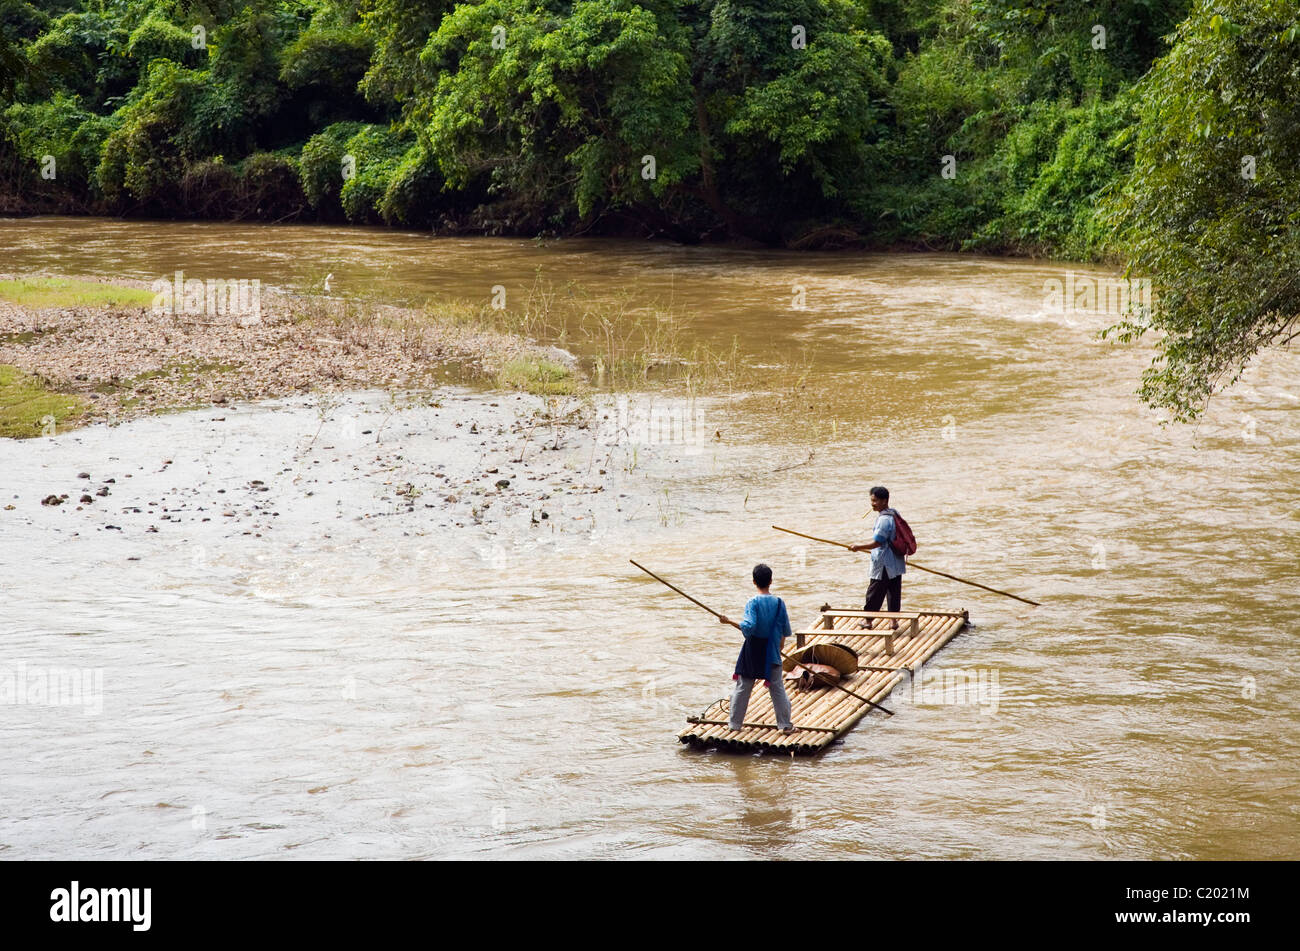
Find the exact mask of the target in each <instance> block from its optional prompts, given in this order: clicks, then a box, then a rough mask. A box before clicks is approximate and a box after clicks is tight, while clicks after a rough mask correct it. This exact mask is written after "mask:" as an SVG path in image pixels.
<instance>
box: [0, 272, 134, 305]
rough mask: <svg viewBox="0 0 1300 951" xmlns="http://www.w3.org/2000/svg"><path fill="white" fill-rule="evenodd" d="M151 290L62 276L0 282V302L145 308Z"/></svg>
mask: <svg viewBox="0 0 1300 951" xmlns="http://www.w3.org/2000/svg"><path fill="white" fill-rule="evenodd" d="M153 298H154V295H153V291H148V290H144V289H143V288H139V287H118V286H115V285H113V284H99V283H96V282H95V281H71V280H68V279H67V278H62V277H35V278H22V279H19V280H16V281H0V300H6V301H9V302H10V303H13V304H19V305H21V306H23V307H34V308H42V307H147V306H149V305H150V304H152V303H153Z"/></svg>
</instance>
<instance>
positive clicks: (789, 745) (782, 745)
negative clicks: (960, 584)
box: [678, 605, 967, 753]
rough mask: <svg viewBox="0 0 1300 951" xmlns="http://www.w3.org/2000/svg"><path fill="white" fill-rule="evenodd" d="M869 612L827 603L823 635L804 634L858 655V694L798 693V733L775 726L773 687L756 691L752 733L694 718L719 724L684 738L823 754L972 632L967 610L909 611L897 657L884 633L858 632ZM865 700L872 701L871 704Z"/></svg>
mask: <svg viewBox="0 0 1300 951" xmlns="http://www.w3.org/2000/svg"><path fill="white" fill-rule="evenodd" d="M880 613H883V612H880ZM898 613H899V614H903V613H904V612H898ZM864 614H866V612H862V611H839V610H836V609H832V608H830V607H829V605H827V606H824V607H823V614H822V616H821V617H820V618H819V619H818V623H817V625H816V626H815V630H806V631H803V632H801V633H803V634H804V635H805V637H804V638H802V640H803V641H804V645H803V646H808V645H812V644H818V643H839V644H843V645H844V646H846V647H849V648H851V649H852V650H854V651H857V653H858V656H859V668H860V669H859V670H858V671H856V672H854V673H852V674H850V675H848V676H847V677H845V678H844V680H843V681H841V682H842V683H844V684H845V686H846V688H847V689H848V690H850V691H852V693H851V694H850V693H847V692H842V691H839V690H836V689H834V688H832V687H829V686H826V685H824V684H820V683H819V684H817V685H816V687H815V688H814V689H813V690H810V691H806V692H805V691H799V690H793V689H792V690H790V691H789V696H790V701H791V719H792V720H793V722H794V723H795V724H796V732H795V733H792V734H789V735H786V734H783V733H781V731H780V730H779V729H778V728H776V727H774V726H773V725H772V723H773V721H774V719H775V712H774V711H773V709H772V701H771V696H770V695H769V694H768V692H767V691H766V690H764V689H761V688H757V687H756V689H755V691H754V692H753V694H752V695H751V697H750V704H749V709H748V710H747V711H746V713H747V715H748V717H750V718H752V719H750V720H747V722H746V725H745V729H743V730H741V731H739V732H736V733H732V732H730V730H729V729H728V728H727V726H726V722H727V721H725V720H714V718H712V717H709V716H707V715H706V716H705V717H700V718H694V717H693V718H691V720H692V721H712V722H692V723H691V725H690V727H689V728H688V729H686V730H684V731H682V732H681V733H680V734H679V737H678V738H679V739H680V740H681V742H683V743H690V744H692V745H696V746H718V747H721V748H723V749H727V750H737V751H757V750H770V751H774V752H782V753H786V752H791V753H816V752H820V751H821V750H824V749H825V748H826V747H827V746H829V745H830V744H831V743H833V742H834V741H835V740H836V739H838V738H839V737H841V736H843V735H844V734H845V733H847V732H848V731H849V730H850V729H852V728H853V726H855V725H856V724H857V723H858V721H860V720H861V719H862V717H863V716H865V715H866V714H867V713H868V712H869V711H870V710H871V709H872V707H873V705H874V704H879V703H880V701H882V700H884V699H885V698H886V697H887V696H889V694H890V693H891V692H892V691H893V690H894V688H895V687H897V685H898V684H899V683H901V682H902V681H903V680H904V679H905V678H906V677H910V676H912V674H913V672H914V670H915V669H916V667H917V665H918V664H923V663H924V662H926V661H928V660H929V659H930V658H931V657H933V656H934V654H935V653H936V652H937V651H939V650H940V649H941V648H942V647H943V646H944V645H945V644H947V643H948V642H949V641H950V640H952V638H954V637H955V636H956V635H957V634H958V633H959V632H960V631H961V630H962V629H963V628H964V627H965V625H966V618H967V615H966V613H965V612H954V611H942V612H935V611H931V612H924V611H923V612H906V614H907V615H909V616H908V617H907V620H908V621H914V623H909V624H907V625H905V626H904V627H901V628H900V629H899V630H898V631H891V632H889V633H890V634H892V635H893V637H894V639H895V644H894V645H893V646H894V653H893V654H892V655H890V654H889V653H888V646H887V645H886V644H885V643H884V642H883V641H884V638H883V635H884V633H885V632H884V631H865V630H858V629H855V628H854V627H853V625H855V624H856V623H857V621H858V620H859V618H860V617H861V616H863V615H864ZM910 615H916V617H915V618H913V617H911V616H910ZM899 619H900V620H902V619H903V618H899ZM864 700H870V701H872V703H871V704H868V703H864V702H863V701H864ZM711 709H712V708H711ZM800 728H804V729H800Z"/></svg>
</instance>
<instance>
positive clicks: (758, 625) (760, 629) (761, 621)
mask: <svg viewBox="0 0 1300 951" xmlns="http://www.w3.org/2000/svg"><path fill="white" fill-rule="evenodd" d="M740 632H741V633H742V634H744V635H745V644H744V646H743V647H742V648H741V649H740V656H739V657H738V658H736V674H737V675H739V676H741V677H746V678H749V679H751V680H760V679H763V680H766V679H767V672H768V669H769V668H770V667H771V666H772V665H773V664H779V663H781V641H782V639H784V638H787V637H789V636H790V635H791V630H790V615H789V614H788V613H787V612H786V610H785V602H784V601H782V600H781V599H780V598H778V597H777V596H776V595H774V594H760V595H755V596H754V597H752V598H750V599H749V603H748V604H746V605H745V618H744V620H743V621H741V622H740Z"/></svg>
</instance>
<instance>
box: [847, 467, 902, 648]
mask: <svg viewBox="0 0 1300 951" xmlns="http://www.w3.org/2000/svg"><path fill="white" fill-rule="evenodd" d="M871 508H872V509H873V510H874V511H875V512H876V513H877V515H876V528H875V537H874V538H873V539H872V541H871V542H869V543H868V544H865V545H854V546H853V547H852V548H850V549H849V550H850V551H869V552H871V581H870V583H869V584H868V585H867V603H866V604H865V605H864V606H863V610H864V611H879V610H880V605H881V604H882V603H884V601H885V598H886V597H888V598H889V610H890V611H898V610H900V609H901V605H902V601H903V573H904V572H905V571H907V562H906V561H905V560H904V556H905V555H910V554H912V553H913V552H915V551H916V539H915V538H913V537H912V530H911V529H910V528H909V527H908V525H907V522H905V521H903V516H901V515H899V514H898V512H897V511H895V510H894V509H892V508H890V507H889V490H888V489H886V488H885V487H884V486H882V485H878V486H875V487H873V488H872V490H871ZM871 626H872V625H871V621H869V620H868V621H867V622H866V623H865V624H863V627H866V628H870V627H871ZM891 626H892V627H894V628H895V629H897V627H898V620H897V619H896V618H895V619H894V621H893V624H892V625H891Z"/></svg>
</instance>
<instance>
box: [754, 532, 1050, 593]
mask: <svg viewBox="0 0 1300 951" xmlns="http://www.w3.org/2000/svg"><path fill="white" fill-rule="evenodd" d="M772 527H773V528H775V529H776V530H777V531H778V532H785V533H786V534H788V535H798V536H799V537H800V538H807V539H809V540H810V541H814V542H822V543H823V544H826V545H838V546H839V547H840V548H847V549H852V548H853V546H852V545H846V544H845V543H844V542H837V541H832V540H831V539H829V538H818V537H817V536H816V535H805V534H804V533H803V532H796V531H795V530H794V529H791V528H782V527H781V526H780V525H773V526H772ZM907 564H908V565H910V566H911V567H913V568H920V569H921V570H922V571H928V572H930V574H932V575H938V576H939V577H941V578H950V579H952V580H953V581H960V582H961V583H962V584H968V585H970V586H971V587H973V588H982V589H984V590H985V591H992V592H993V593H994V594H1000V595H1002V596H1004V597H1007V598H1015V599H1016V600H1017V601H1023V602H1024V603H1025V604H1032V605H1033V606H1034V607H1036V608H1037V607H1041V606H1042V605H1041V604H1040V603H1039V602H1037V601H1031V600H1029V598H1022V597H1021V596H1020V595H1018V594H1012V593H1011V592H1010V591H1001V590H999V589H997V588H990V587H989V586H988V585H986V584H980V583H979V582H978V581H968V580H967V579H965V578H958V577H957V576H956V575H950V574H948V573H947V572H946V571H939V570H937V569H935V568H927V567H926V566H925V565H923V564H920V563H919V562H915V561H911V560H910V559H909V560H908V561H907Z"/></svg>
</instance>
